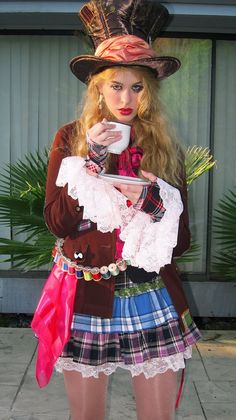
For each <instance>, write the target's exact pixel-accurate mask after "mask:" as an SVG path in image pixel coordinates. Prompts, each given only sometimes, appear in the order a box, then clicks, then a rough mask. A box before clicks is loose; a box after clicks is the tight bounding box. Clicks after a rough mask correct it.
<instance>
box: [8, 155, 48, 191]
mask: <svg viewBox="0 0 236 420" xmlns="http://www.w3.org/2000/svg"><path fill="white" fill-rule="evenodd" d="M47 164H48V151H47V149H45V150H44V151H43V154H42V156H41V154H40V153H39V152H37V153H36V155H35V156H34V155H33V154H32V153H30V154H29V155H28V156H25V159H24V161H23V160H19V161H18V162H16V163H15V164H8V165H6V167H5V168H4V169H3V172H2V173H1V176H0V195H9V194H10V195H13V196H14V197H24V196H28V197H29V198H30V196H32V197H39V198H43V197H44V195H45V183H46V174H47Z"/></svg>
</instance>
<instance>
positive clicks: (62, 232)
mask: <svg viewBox="0 0 236 420" xmlns="http://www.w3.org/2000/svg"><path fill="white" fill-rule="evenodd" d="M71 134H72V125H71V124H70V125H67V126H65V127H62V128H60V129H59V130H58V132H57V133H56V136H55V139H54V142H53V145H52V149H51V153H50V158H49V164H48V172H47V182H46V197H45V207H44V218H45V222H46V224H47V227H48V229H49V230H50V231H51V232H52V233H53V234H54V235H55V236H57V237H60V238H64V237H66V236H67V235H71V234H72V235H73V233H76V232H77V227H78V224H79V223H80V222H81V220H82V218H83V209H82V208H80V207H79V203H78V201H77V200H73V198H71V197H70V196H69V195H68V193H67V185H65V186H64V187H63V188H61V187H57V186H56V179H57V175H58V171H59V168H60V165H61V161H62V159H63V158H65V157H66V156H68V155H70V141H71Z"/></svg>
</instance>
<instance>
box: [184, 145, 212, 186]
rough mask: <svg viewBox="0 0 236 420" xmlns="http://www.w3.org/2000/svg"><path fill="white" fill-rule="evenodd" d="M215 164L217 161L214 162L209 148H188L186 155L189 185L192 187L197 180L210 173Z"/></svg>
mask: <svg viewBox="0 0 236 420" xmlns="http://www.w3.org/2000/svg"><path fill="white" fill-rule="evenodd" d="M215 164H216V161H215V160H213V156H212V155H211V153H210V150H209V149H208V148H207V147H206V148H203V147H199V146H192V147H188V149H187V151H186V155H185V169H186V177H187V184H188V185H191V184H192V182H193V181H194V180H195V179H197V178H198V177H199V176H201V175H202V174H204V173H205V172H207V171H209V169H211V168H212V167H213V166H214V165H215Z"/></svg>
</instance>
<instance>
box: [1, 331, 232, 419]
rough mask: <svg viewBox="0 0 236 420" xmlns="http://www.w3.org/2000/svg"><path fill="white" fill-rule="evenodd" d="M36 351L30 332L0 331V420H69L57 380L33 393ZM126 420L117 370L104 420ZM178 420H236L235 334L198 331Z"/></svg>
mask: <svg viewBox="0 0 236 420" xmlns="http://www.w3.org/2000/svg"><path fill="white" fill-rule="evenodd" d="M36 346H37V341H36V339H35V338H34V336H33V334H32V332H31V330H30V329H27V328H0V420H69V412H68V404H67V400H66V397H65V394H64V388H63V380H62V376H61V375H60V374H56V373H55V374H54V375H53V378H52V380H51V382H50V384H49V386H48V387H47V388H45V389H39V388H38V387H37V384H36V381H35V378H34V366H35V353H36ZM128 419H129V420H135V419H136V416H135V404H134V399H133V396H132V391H131V387H130V381H129V374H128V373H127V372H126V371H123V370H121V369H119V370H117V372H116V373H115V374H114V375H113V376H112V377H111V378H110V385H109V398H108V409H107V420H128ZM157 419H158V416H157ZM182 419H188V420H203V419H207V420H226V419H227V420H236V331H203V340H202V341H201V342H200V343H199V344H198V345H197V346H196V348H194V352H193V359H192V361H190V362H189V363H188V365H187V368H186V381H185V386H184V390H183V396H182V400H181V403H180V406H179V409H178V412H177V415H176V420H182ZM94 420H96V419H94ZM147 420H148V419H147ZM158 420H161V419H158Z"/></svg>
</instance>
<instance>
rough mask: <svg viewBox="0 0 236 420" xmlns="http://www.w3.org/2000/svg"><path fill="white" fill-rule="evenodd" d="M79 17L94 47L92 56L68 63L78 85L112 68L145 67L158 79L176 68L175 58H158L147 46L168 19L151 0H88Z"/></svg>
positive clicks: (160, 6)
mask: <svg viewBox="0 0 236 420" xmlns="http://www.w3.org/2000/svg"><path fill="white" fill-rule="evenodd" d="M79 16H80V19H81V21H82V23H83V25H84V28H85V32H86V33H87V34H88V36H89V37H90V38H91V40H92V42H93V45H94V48H95V55H79V56H77V57H74V58H73V59H72V60H71V62H70V68H71V71H72V72H73V73H74V75H75V76H76V77H77V78H78V79H79V80H81V81H82V82H84V83H86V82H87V81H88V79H89V76H91V75H93V74H96V73H99V72H100V71H102V70H104V69H105V68H108V67H114V66H144V67H148V68H150V69H151V70H153V71H154V72H155V75H156V77H157V78H158V79H164V78H165V77H168V76H170V75H171V74H173V73H175V72H176V71H177V70H178V69H179V67H180V61H179V60H178V59H177V58H175V57H168V56H167V57H163V56H162V57H158V56H156V53H155V51H154V50H153V49H152V48H151V46H150V45H149V43H150V42H151V41H153V40H154V39H156V38H157V36H158V34H159V33H160V31H161V29H162V28H163V26H164V25H165V24H166V23H167V20H168V17H169V13H168V10H167V9H166V8H165V7H164V6H163V5H161V4H160V3H158V2H156V1H155V0H98V1H97V0H96V1H93V0H91V1H89V2H88V3H86V4H85V5H84V6H83V7H82V9H81V10H80V12H79Z"/></svg>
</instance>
